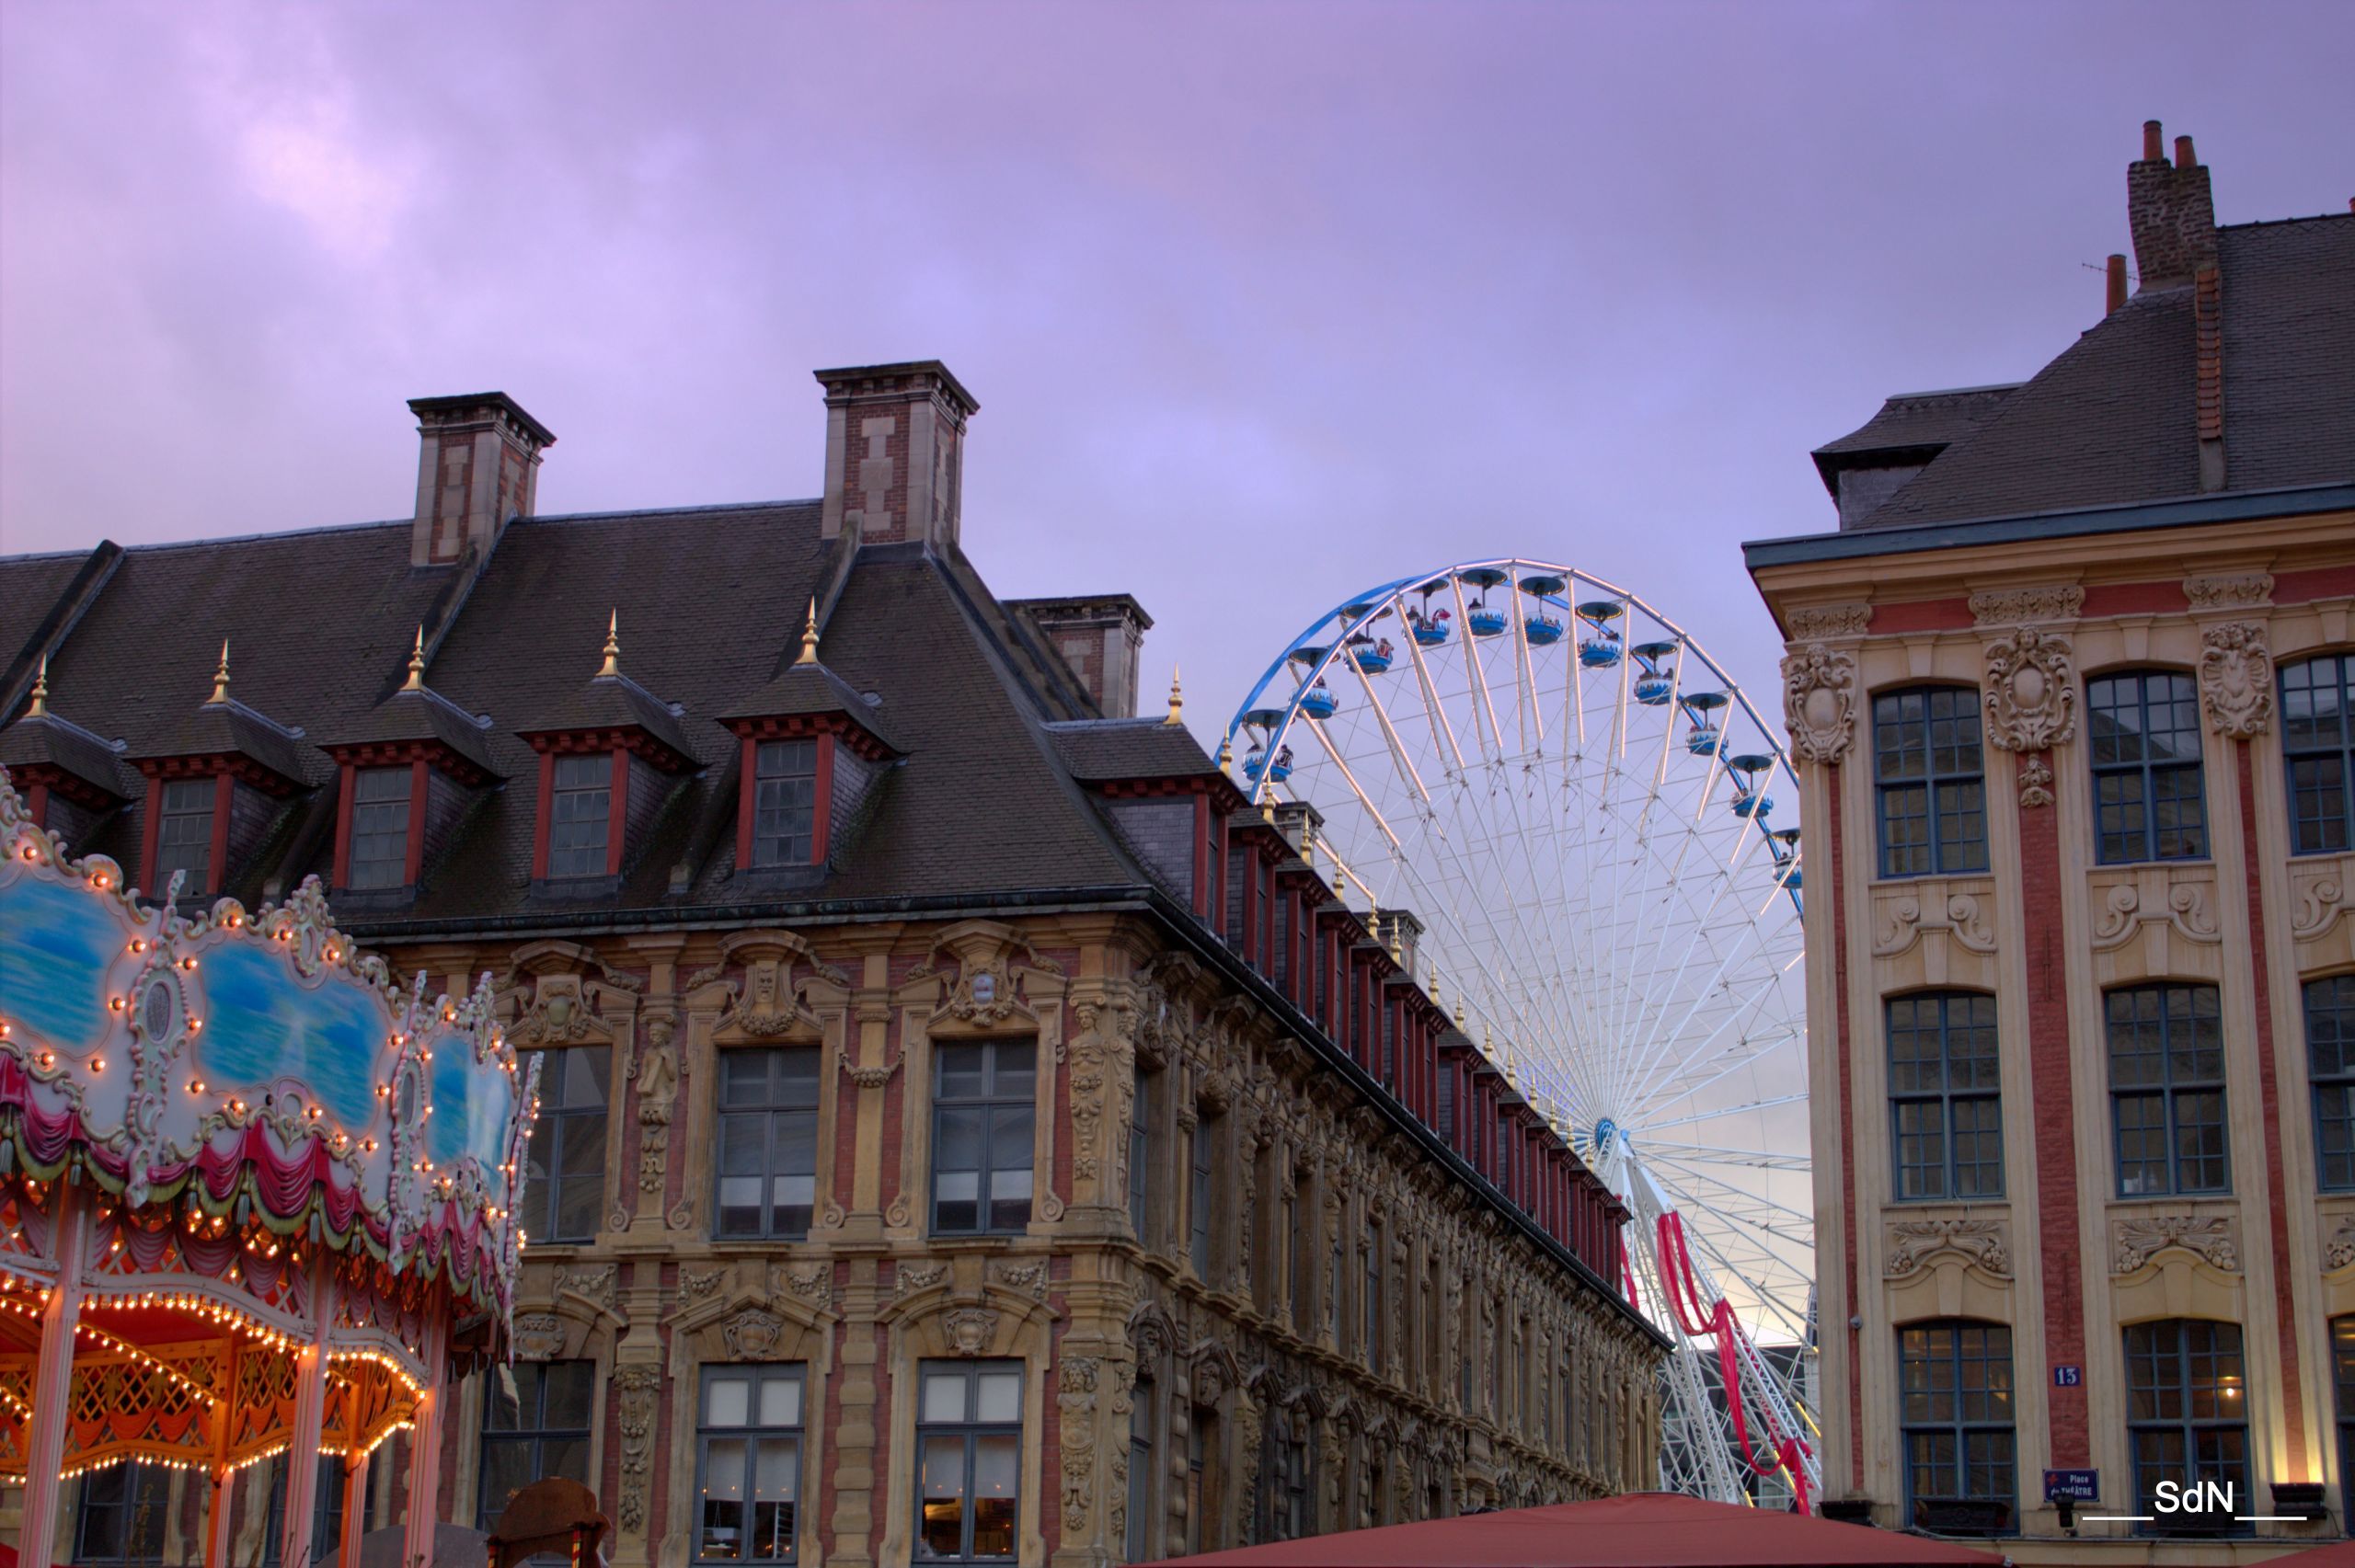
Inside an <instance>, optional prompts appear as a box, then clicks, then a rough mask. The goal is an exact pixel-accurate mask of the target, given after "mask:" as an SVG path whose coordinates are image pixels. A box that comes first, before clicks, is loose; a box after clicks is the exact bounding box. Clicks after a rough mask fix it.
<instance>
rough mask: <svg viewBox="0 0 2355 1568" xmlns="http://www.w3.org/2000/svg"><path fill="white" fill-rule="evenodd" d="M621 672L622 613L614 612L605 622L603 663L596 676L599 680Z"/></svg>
mask: <svg viewBox="0 0 2355 1568" xmlns="http://www.w3.org/2000/svg"><path fill="white" fill-rule="evenodd" d="M621 672H622V612H620V611H619V610H616V611H615V612H614V613H613V615H612V617H611V618H610V619H608V620H607V621H606V622H605V662H604V663H603V665H602V666H601V667H600V668H599V669H598V670H597V674H598V676H599V678H600V679H603V677H605V676H608V675H619V674H620V673H621Z"/></svg>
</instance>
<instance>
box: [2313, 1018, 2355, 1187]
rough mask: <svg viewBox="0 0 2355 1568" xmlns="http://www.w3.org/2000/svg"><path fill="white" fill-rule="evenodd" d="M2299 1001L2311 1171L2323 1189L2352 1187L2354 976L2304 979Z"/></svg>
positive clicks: (2354, 1172)
mask: <svg viewBox="0 0 2355 1568" xmlns="http://www.w3.org/2000/svg"><path fill="white" fill-rule="evenodd" d="M2304 1000H2305V1014H2306V1076H2307V1078H2308V1080H2309V1081H2310V1082H2312V1083H2313V1085H2314V1094H2315V1171H2316V1174H2317V1175H2318V1176H2319V1178H2320V1180H2321V1185H2322V1188H2323V1190H2324V1191H2325V1192H2346V1191H2349V1190H2355V975H2333V976H2331V977H2329V978H2328V979H2320V980H2312V981H2309V982H2308V983H2307V985H2306V988H2305V992H2304Z"/></svg>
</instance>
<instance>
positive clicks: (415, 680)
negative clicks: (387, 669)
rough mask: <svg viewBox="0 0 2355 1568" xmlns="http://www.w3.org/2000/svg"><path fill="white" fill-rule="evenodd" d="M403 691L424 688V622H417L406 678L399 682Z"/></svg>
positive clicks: (419, 690)
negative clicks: (415, 639) (414, 645)
mask: <svg viewBox="0 0 2355 1568" xmlns="http://www.w3.org/2000/svg"><path fill="white" fill-rule="evenodd" d="M401 690H402V691H404V692H422V691H424V690H425V624H424V623H423V622H421V621H420V622H419V623H418V627H417V646H416V647H413V648H411V649H410V650H409V655H408V680H406V681H402V682H401Z"/></svg>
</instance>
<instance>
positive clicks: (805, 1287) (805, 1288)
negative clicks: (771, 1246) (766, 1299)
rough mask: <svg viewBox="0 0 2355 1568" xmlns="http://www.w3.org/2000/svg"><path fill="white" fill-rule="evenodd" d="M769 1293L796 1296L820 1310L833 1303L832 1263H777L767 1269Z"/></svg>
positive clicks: (773, 1295)
mask: <svg viewBox="0 0 2355 1568" xmlns="http://www.w3.org/2000/svg"><path fill="white" fill-rule="evenodd" d="M780 1287H781V1288H780ZM769 1294H770V1295H771V1296H772V1297H775V1296H778V1295H787V1294H789V1295H793V1296H798V1297H799V1298H800V1299H802V1300H804V1301H807V1302H809V1303H810V1305H811V1306H813V1307H816V1308H817V1309H819V1310H821V1311H822V1310H825V1309H826V1308H828V1307H831V1306H833V1304H834V1267H833V1265H832V1264H830V1263H826V1262H823V1261H821V1262H818V1263H810V1264H791V1263H788V1264H777V1265H774V1266H772V1267H771V1268H770V1270H769Z"/></svg>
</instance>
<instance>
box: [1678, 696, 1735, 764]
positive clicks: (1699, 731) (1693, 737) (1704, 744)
mask: <svg viewBox="0 0 2355 1568" xmlns="http://www.w3.org/2000/svg"><path fill="white" fill-rule="evenodd" d="M1728 701H1729V699H1728V698H1727V696H1726V694H1725V693H1724V692H1686V693H1685V694H1684V702H1683V707H1684V711H1685V713H1686V714H1687V715H1690V717H1691V718H1692V720H1693V727H1692V729H1691V730H1689V731H1687V732H1686V734H1685V737H1684V749H1685V750H1687V751H1690V752H1692V753H1693V755H1694V756H1695V757H1714V756H1716V755H1717V748H1718V747H1719V746H1721V745H1723V744H1725V731H1724V729H1722V728H1721V727H1719V726H1718V724H1717V720H1716V719H1714V718H1712V717H1710V716H1709V715H1712V714H1714V713H1716V712H1717V710H1718V709H1719V708H1721V707H1724V706H1725V705H1726V704H1727V702H1728Z"/></svg>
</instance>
